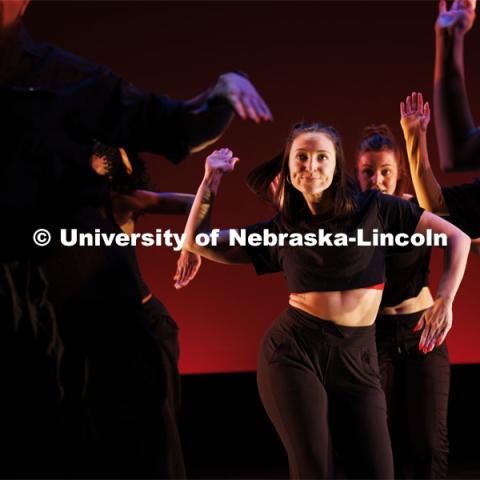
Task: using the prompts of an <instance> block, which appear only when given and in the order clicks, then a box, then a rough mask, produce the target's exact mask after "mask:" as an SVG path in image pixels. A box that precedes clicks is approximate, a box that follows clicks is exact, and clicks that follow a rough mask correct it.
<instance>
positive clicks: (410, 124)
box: [400, 92, 448, 215]
mask: <svg viewBox="0 0 480 480" xmlns="http://www.w3.org/2000/svg"><path fill="white" fill-rule="evenodd" d="M429 122H430V106H429V104H428V102H427V103H425V104H424V103H423V95H422V94H421V93H416V92H413V93H412V95H411V96H408V97H407V98H406V101H405V102H401V103H400V124H401V126H402V130H403V136H404V138H405V145H406V148H407V156H408V162H409V164H410V173H411V175H412V182H413V187H414V188H415V194H416V196H417V199H418V203H419V204H420V206H421V207H422V208H424V209H425V210H428V211H429V212H433V213H435V214H437V215H448V207H447V205H446V203H445V199H444V197H443V193H442V189H441V187H440V185H439V184H438V182H437V179H436V178H435V175H434V173H433V171H432V168H431V166H430V162H429V159H428V150H427V128H428V124H429Z"/></svg>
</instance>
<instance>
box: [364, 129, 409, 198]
mask: <svg viewBox="0 0 480 480" xmlns="http://www.w3.org/2000/svg"><path fill="white" fill-rule="evenodd" d="M385 151H387V152H393V155H394V156H395V161H396V162H397V167H398V178H397V185H396V186H395V192H394V195H398V196H402V195H403V194H404V193H405V192H406V191H407V190H408V187H409V186H410V177H409V175H408V168H407V164H406V161H405V157H404V155H403V152H402V150H401V149H400V147H399V146H398V144H397V141H396V139H395V136H394V135H393V133H392V131H391V130H390V128H389V127H388V126H387V125H384V124H382V125H370V126H368V127H365V128H364V129H363V132H362V139H361V140H360V142H359V144H358V147H357V161H356V162H355V178H357V179H358V160H359V159H360V156H361V155H363V154H364V153H367V152H385Z"/></svg>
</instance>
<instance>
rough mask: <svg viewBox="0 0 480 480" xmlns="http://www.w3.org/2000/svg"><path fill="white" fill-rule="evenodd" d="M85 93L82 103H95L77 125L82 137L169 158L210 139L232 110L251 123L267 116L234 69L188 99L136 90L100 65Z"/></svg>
mask: <svg viewBox="0 0 480 480" xmlns="http://www.w3.org/2000/svg"><path fill="white" fill-rule="evenodd" d="M85 95H86V96H85V98H84V99H83V101H82V105H87V106H88V105H95V112H96V114H95V115H94V116H92V118H90V117H89V123H88V125H82V126H81V128H82V129H83V130H84V134H85V136H86V137H87V138H95V139H97V140H99V141H101V142H102V143H104V144H106V145H110V146H114V147H124V148H127V149H130V150H134V151H149V152H154V153H159V154H163V155H165V156H166V157H167V158H168V159H170V160H171V161H172V162H175V163H177V162H179V161H180V160H182V159H183V158H184V157H185V156H186V155H188V154H189V153H192V152H197V151H199V150H201V149H202V148H205V147H206V146H208V145H209V144H211V143H212V142H214V141H216V140H217V139H218V138H219V137H220V136H221V135H222V133H223V132H224V131H225V129H226V128H227V126H228V124H229V122H230V121H231V120H232V118H233V116H234V114H235V113H237V114H238V115H239V116H240V117H241V118H242V119H244V120H246V119H250V120H252V121H254V122H256V123H259V122H261V121H262V120H265V121H269V120H271V119H272V114H271V113H270V110H269V109H268V107H267V105H266V103H265V102H264V100H263V99H262V97H261V96H260V95H259V94H258V92H257V90H256V89H255V87H254V86H253V84H252V83H251V82H250V81H249V80H248V79H247V78H246V77H244V76H242V75H239V74H237V73H226V74H223V75H221V76H220V77H219V78H218V80H217V82H216V84H215V85H214V86H212V87H211V88H209V89H208V90H206V91H204V92H203V93H201V94H200V95H198V96H196V97H195V98H193V99H191V100H188V101H176V100H172V99H170V98H168V97H166V96H161V95H154V94H151V93H145V92H141V91H139V90H138V89H136V88H135V87H134V86H132V85H130V84H128V83H127V82H125V81H124V80H122V79H121V78H119V77H117V76H115V75H114V74H112V73H111V72H110V71H108V70H107V69H100V71H99V72H98V73H97V75H96V81H95V83H94V84H92V86H91V87H90V88H86V92H85ZM73 113H74V114H75V113H76V112H73ZM77 123H78V122H77ZM79 128H80V127H79Z"/></svg>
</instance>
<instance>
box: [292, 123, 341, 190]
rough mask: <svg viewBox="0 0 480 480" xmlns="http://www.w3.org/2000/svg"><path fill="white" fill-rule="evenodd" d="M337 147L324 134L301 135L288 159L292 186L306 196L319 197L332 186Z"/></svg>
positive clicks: (295, 141) (294, 142) (294, 143)
mask: <svg viewBox="0 0 480 480" xmlns="http://www.w3.org/2000/svg"><path fill="white" fill-rule="evenodd" d="M335 167H336V155H335V145H334V144H333V142H332V141H331V140H330V138H329V137H328V136H327V135H325V134H324V133H320V132H315V133H301V134H300V135H299V136H298V137H297V138H295V140H294V141H293V143H292V148H291V149H290V155H289V159H288V168H289V170H290V179H291V182H292V185H293V186H294V187H295V188H296V189H297V190H299V191H300V192H301V193H303V194H304V195H309V196H310V195H318V194H321V193H322V192H324V191H325V190H326V189H327V188H328V187H330V185H331V184H332V180H333V176H334V174H335Z"/></svg>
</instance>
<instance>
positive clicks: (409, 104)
mask: <svg viewBox="0 0 480 480" xmlns="http://www.w3.org/2000/svg"><path fill="white" fill-rule="evenodd" d="M405 104H406V107H407V114H409V113H411V112H412V99H411V97H410V95H409V96H408V97H407V100H406V102H405Z"/></svg>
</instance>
